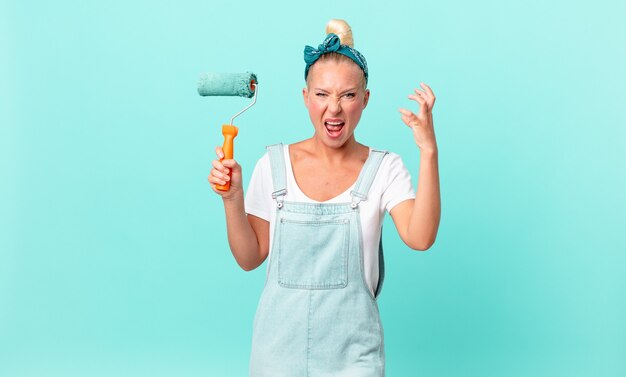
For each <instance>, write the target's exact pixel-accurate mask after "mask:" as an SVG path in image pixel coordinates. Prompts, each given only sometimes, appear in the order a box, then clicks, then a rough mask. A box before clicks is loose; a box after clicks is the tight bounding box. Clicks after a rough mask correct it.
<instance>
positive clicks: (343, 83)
mask: <svg viewBox="0 0 626 377" xmlns="http://www.w3.org/2000/svg"><path fill="white" fill-rule="evenodd" d="M362 80H363V72H362V71H361V69H360V68H359V67H358V66H357V65H356V64H353V63H351V62H344V61H342V62H336V61H332V60H324V61H318V62H317V63H315V64H314V65H313V66H312V67H311V69H310V71H309V77H308V85H307V87H306V88H304V89H303V90H302V94H303V96H304V104H305V106H306V107H307V108H308V109H309V117H310V118H311V122H312V123H313V126H314V127H315V135H314V137H315V138H318V140H320V141H321V142H323V143H324V144H325V145H327V146H329V147H332V148H339V147H342V146H343V145H345V144H346V142H348V141H353V140H354V129H355V128H356V125H357V124H358V123H359V119H361V113H362V112H363V109H365V106H367V101H368V100H369V95H370V93H369V90H366V89H364V88H363V83H362Z"/></svg>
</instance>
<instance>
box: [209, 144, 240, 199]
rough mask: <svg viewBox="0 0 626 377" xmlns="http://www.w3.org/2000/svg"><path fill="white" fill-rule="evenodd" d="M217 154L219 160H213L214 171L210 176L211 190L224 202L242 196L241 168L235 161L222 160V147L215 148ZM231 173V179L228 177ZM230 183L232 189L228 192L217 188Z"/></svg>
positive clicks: (212, 170)
mask: <svg viewBox="0 0 626 377" xmlns="http://www.w3.org/2000/svg"><path fill="white" fill-rule="evenodd" d="M215 154H216V155H217V160H213V169H211V172H210V174H209V183H210V184H211V188H212V189H213V191H215V193H217V194H218V195H220V196H221V197H222V199H224V200H230V199H233V198H236V197H237V196H238V195H242V194H243V187H242V179H241V166H240V165H239V164H238V163H237V161H235V160H233V159H226V160H222V159H223V158H224V151H223V150H222V147H215ZM229 172H230V173H231V174H230V177H229V176H228V173H229ZM229 181H230V188H229V189H228V191H221V190H218V189H217V188H216V186H217V185H225V184H226V182H229Z"/></svg>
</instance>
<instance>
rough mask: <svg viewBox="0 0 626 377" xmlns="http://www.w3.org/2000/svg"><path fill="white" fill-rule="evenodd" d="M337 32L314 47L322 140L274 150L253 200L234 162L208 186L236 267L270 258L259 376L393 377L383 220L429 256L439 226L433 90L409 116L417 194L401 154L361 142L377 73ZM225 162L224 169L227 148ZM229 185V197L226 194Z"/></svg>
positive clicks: (311, 96) (311, 69)
mask: <svg viewBox="0 0 626 377" xmlns="http://www.w3.org/2000/svg"><path fill="white" fill-rule="evenodd" d="M327 33H328V35H327V37H326V39H325V40H324V42H323V43H322V44H321V45H320V46H319V47H318V49H314V48H312V47H309V46H307V47H306V48H305V62H306V67H305V79H306V87H305V88H304V89H303V91H302V93H303V97H304V103H305V106H306V107H307V108H308V111H309V116H310V119H311V122H312V124H313V126H314V134H313V136H312V137H311V138H309V139H306V140H303V141H301V142H299V143H295V144H291V145H285V146H283V145H282V144H277V145H273V146H270V147H268V152H267V153H266V154H265V155H264V156H263V157H262V158H261V159H260V160H259V162H258V163H257V165H256V167H255V170H254V172H253V174H252V178H251V181H250V184H249V187H248V192H247V194H246V196H245V200H244V193H243V188H242V181H241V167H240V166H239V165H238V164H237V163H236V162H235V161H234V160H222V161H219V160H215V161H213V166H214V168H213V169H212V170H211V173H210V176H209V182H210V183H211V185H212V187H213V190H214V191H215V192H216V193H217V194H219V195H221V197H222V199H223V202H224V208H225V212H226V223H227V231H228V241H229V244H230V248H231V251H232V253H233V255H234V257H235V259H236V260H237V263H238V264H239V265H240V266H241V267H242V268H243V269H244V270H246V271H248V270H252V269H254V268H256V267H258V266H259V265H261V264H262V263H263V262H264V261H265V259H266V258H267V257H268V256H269V262H268V267H267V280H266V283H265V288H264V291H263V294H262V296H261V300H260V302H259V307H258V309H257V313H256V316H255V320H254V330H253V342H252V355H251V361H250V373H251V376H272V377H277V376H322V375H323V376H326V375H333V376H383V375H384V358H385V357H384V346H383V332H382V325H381V323H380V318H379V314H378V307H377V303H376V298H377V297H378V294H379V293H380V288H381V284H382V280H383V272H384V269H383V260H382V244H381V243H380V240H381V226H382V220H383V217H384V213H385V212H386V211H387V212H389V213H390V214H391V217H392V218H393V221H394V224H395V226H396V229H397V231H398V233H399V235H400V237H401V239H402V240H403V241H404V242H405V243H406V244H407V245H408V246H409V247H410V248H412V249H415V250H426V249H428V248H429V247H430V246H431V245H432V244H433V243H434V241H435V238H436V234H437V229H438V226H439V218H440V197H439V176H438V164H437V158H438V157H437V156H438V151H437V143H436V140H435V134H434V129H433V119H432V108H433V106H434V103H435V96H434V93H433V91H432V90H431V89H430V87H428V86H427V85H426V84H421V86H422V88H423V89H422V90H419V89H416V90H415V93H414V94H411V95H409V98H410V99H412V100H414V101H416V102H418V103H419V108H420V110H419V113H418V114H417V115H416V114H414V113H413V112H411V111H409V110H406V109H400V113H401V114H402V120H403V121H404V123H405V124H406V125H407V126H409V127H410V128H411V129H412V131H413V136H414V139H415V143H416V144H417V146H418V147H419V149H420V170H419V179H418V182H419V183H418V189H417V193H416V194H413V192H414V191H413V187H412V185H411V178H410V175H409V174H408V171H407V169H406V168H405V167H404V165H403V164H402V160H401V159H400V157H399V156H398V155H396V154H393V153H389V152H385V151H379V150H374V149H371V148H369V147H367V146H365V145H362V144H360V143H358V142H357V141H356V140H355V137H354V130H355V128H356V126H357V124H358V122H359V119H360V117H361V114H362V111H363V109H365V107H366V106H367V103H368V100H369V95H370V92H369V90H368V89H367V79H368V71H367V63H366V62H365V58H364V57H363V56H362V55H361V54H360V53H359V52H358V51H357V50H355V49H354V48H353V47H352V45H353V43H352V33H351V31H350V28H349V26H348V25H347V24H346V23H345V22H344V21H341V20H332V21H331V22H330V23H329V25H328V27H327ZM216 153H217V155H218V158H220V159H221V158H223V153H222V151H221V148H219V147H218V148H217V149H216ZM229 173H231V177H230V178H229V176H228V174H229ZM228 180H230V182H231V186H230V190H229V191H226V192H223V191H219V190H216V188H215V186H216V185H218V184H220V185H223V184H225V182H226V181H228ZM270 246H271V248H270ZM270 250H271V253H270Z"/></svg>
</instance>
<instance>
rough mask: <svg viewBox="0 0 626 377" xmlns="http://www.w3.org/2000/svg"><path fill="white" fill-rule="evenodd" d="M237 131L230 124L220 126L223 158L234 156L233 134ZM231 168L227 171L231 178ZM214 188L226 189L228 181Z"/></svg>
mask: <svg viewBox="0 0 626 377" xmlns="http://www.w3.org/2000/svg"><path fill="white" fill-rule="evenodd" d="M238 133H239V129H238V128H237V127H235V126H233V125H232V124H224V125H223V126H222V135H224V145H223V146H222V149H223V150H224V158H222V159H221V160H220V161H222V160H224V159H232V158H233V157H234V152H235V151H234V148H235V143H234V142H235V136H237V134H238ZM231 174H232V170H231V171H229V172H228V176H229V177H231V178H232V175H231ZM215 188H216V189H218V190H220V191H228V190H229V189H230V181H226V184H225V185H216V186H215Z"/></svg>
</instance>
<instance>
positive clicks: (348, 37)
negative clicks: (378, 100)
mask: <svg viewBox="0 0 626 377" xmlns="http://www.w3.org/2000/svg"><path fill="white" fill-rule="evenodd" d="M330 33H333V34H336V35H337V36H338V37H339V41H340V42H341V44H342V45H346V46H349V47H352V48H354V37H353V36H352V28H351V27H350V25H349V24H348V23H347V22H346V21H345V20H340V19H332V20H330V21H328V23H327V24H326V34H327V35H328V34H330ZM320 61H332V62H335V63H342V62H349V63H352V64H354V65H356V66H357V67H358V64H356V63H355V62H354V61H353V60H352V59H350V58H349V57H347V56H345V55H342V54H339V53H336V52H328V53H326V54H323V55H322V56H320V58H319V59H318V60H317V62H320ZM317 62H315V63H317ZM315 63H313V66H314V65H315ZM313 66H311V68H313ZM359 68H360V67H359ZM359 70H360V69H359ZM360 71H361V72H363V71H362V70H360ZM309 77H311V75H309V76H308V77H307V79H306V84H307V86H308V85H309ZM361 83H362V85H363V89H365V88H366V86H367V81H366V80H365V73H363V77H362V79H361Z"/></svg>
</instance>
